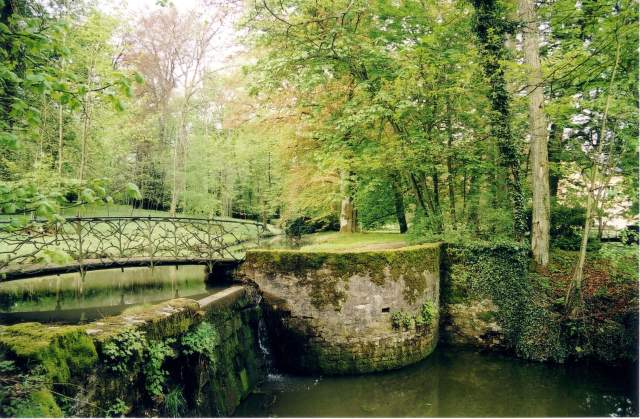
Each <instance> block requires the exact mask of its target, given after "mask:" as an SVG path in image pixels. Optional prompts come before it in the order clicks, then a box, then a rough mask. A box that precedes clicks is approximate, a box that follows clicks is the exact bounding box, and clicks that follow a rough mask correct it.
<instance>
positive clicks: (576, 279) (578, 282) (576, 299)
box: [565, 41, 620, 313]
mask: <svg viewBox="0 0 640 419" xmlns="http://www.w3.org/2000/svg"><path fill="white" fill-rule="evenodd" d="M617 44H618V45H617V48H616V60H615V63H614V65H613V71H612V73H611V80H610V82H609V89H608V90H607V100H606V102H605V106H604V114H603V115H602V126H601V128H600V135H599V137H598V149H597V151H596V154H595V161H594V163H593V166H591V176H590V179H589V183H588V185H587V211H586V214H585V219H584V228H583V231H582V242H581V243H580V254H579V255H578V264H577V266H576V269H575V271H574V273H573V278H572V280H571V283H570V285H569V289H568V290H567V296H566V299H565V303H566V307H567V310H568V311H569V312H570V313H573V312H575V311H576V310H577V309H579V307H580V306H581V305H582V280H583V278H584V263H585V261H586V259H587V244H588V243H589V234H590V232H591V223H592V222H593V212H594V209H596V208H597V206H598V201H599V198H600V194H601V193H602V191H604V190H605V189H606V186H607V185H606V184H605V182H601V183H600V184H598V183H599V182H598V178H599V177H600V170H599V166H598V164H599V162H598V160H599V158H600V157H601V156H602V151H603V149H604V143H605V136H606V134H607V117H608V116H609V106H610V105H611V96H612V94H613V86H614V84H613V83H614V81H615V79H616V73H617V70H618V64H619V63H620V42H619V41H618V43H617ZM610 141H613V139H611V140H610ZM611 158H612V156H611V153H610V154H609V160H610V159H611ZM606 183H608V179H607V182H606ZM596 188H599V191H598V193H597V194H596V195H595V197H594V195H593V193H594V191H596ZM594 198H595V199H594Z"/></svg>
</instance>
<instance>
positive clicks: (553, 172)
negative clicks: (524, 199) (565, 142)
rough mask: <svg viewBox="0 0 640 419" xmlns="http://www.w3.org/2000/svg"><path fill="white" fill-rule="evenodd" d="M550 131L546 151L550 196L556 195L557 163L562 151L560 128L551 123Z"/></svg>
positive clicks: (558, 176)
mask: <svg viewBox="0 0 640 419" xmlns="http://www.w3.org/2000/svg"><path fill="white" fill-rule="evenodd" d="M550 131H551V133H550V134H549V142H548V147H547V148H548V151H549V163H550V167H549V195H550V196H551V198H555V197H557V196H558V185H559V184H560V170H559V169H558V167H557V164H558V163H560V160H561V156H560V153H561V152H562V130H561V129H560V128H559V127H558V124H551V130H550Z"/></svg>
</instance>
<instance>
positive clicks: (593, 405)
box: [235, 347, 638, 417]
mask: <svg viewBox="0 0 640 419" xmlns="http://www.w3.org/2000/svg"><path fill="white" fill-rule="evenodd" d="M636 371H637V370H636V368H635V367H634V368H630V367H629V368H620V369H614V368H610V367H609V368H604V367H602V366H595V365H589V366H587V365H586V364H579V365H577V364H567V365H551V364H541V363H532V362H526V361H522V360H518V359H514V358H511V357H507V356H502V355H497V354H483V353H478V352H475V351H473V350H468V349H454V348H448V347H439V348H438V349H437V350H436V351H435V352H434V353H433V354H432V355H431V356H430V357H429V358H427V359H426V360H424V361H422V362H420V363H418V364H416V365H413V366H409V367H406V368H403V369H401V370H396V371H390V372H385V373H377V374H370V375H360V376H348V377H319V376H316V377H296V376H291V375H286V374H284V375H278V374H270V375H269V377H268V378H267V380H266V381H265V382H264V383H263V384H262V386H261V387H260V388H259V389H258V390H256V391H255V392H254V394H252V395H250V396H249V398H248V399H247V400H245V401H244V402H243V403H242V404H241V405H240V406H239V408H238V409H237V411H236V413H235V414H236V416H241V417H243V416H244V417H256V416H272V417H275V416H279V417H283V416H284V417H291V416H298V417H309V416H315V417H355V416H360V417H362V416H364V417H402V416H409V417H432V416H445V417H452V416H466V417H473V416H476V417H478V416H480V417H482V416H500V417H504V416H520V417H527V416H629V415H633V416H637V415H638V387H637V382H638V381H637V380H638V379H637V372H636Z"/></svg>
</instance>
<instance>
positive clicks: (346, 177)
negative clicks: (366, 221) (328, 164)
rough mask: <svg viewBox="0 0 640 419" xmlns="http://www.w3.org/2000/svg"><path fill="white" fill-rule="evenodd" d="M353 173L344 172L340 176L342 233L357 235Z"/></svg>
mask: <svg viewBox="0 0 640 419" xmlns="http://www.w3.org/2000/svg"><path fill="white" fill-rule="evenodd" d="M351 183H352V181H351V172H349V171H347V170H343V171H342V172H341V174H340V190H341V193H342V203H341V206H340V232H341V233H355V232H356V228H357V219H356V209H355V206H354V204H353V190H352V189H353V185H352V184H351Z"/></svg>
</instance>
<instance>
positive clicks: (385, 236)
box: [273, 231, 408, 252]
mask: <svg viewBox="0 0 640 419" xmlns="http://www.w3.org/2000/svg"><path fill="white" fill-rule="evenodd" d="M407 245H408V243H407V241H406V236H405V235H402V234H399V233H380V232H366V233H351V234H345V233H338V232H334V231H331V232H325V233H315V234H309V235H305V236H302V238H301V239H300V240H299V242H298V243H297V245H296V243H290V242H285V241H284V240H283V239H281V241H280V243H278V244H277V245H276V246H273V247H280V248H294V249H297V250H300V251H303V252H341V251H347V250H380V249H392V248H397V247H403V246H407Z"/></svg>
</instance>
